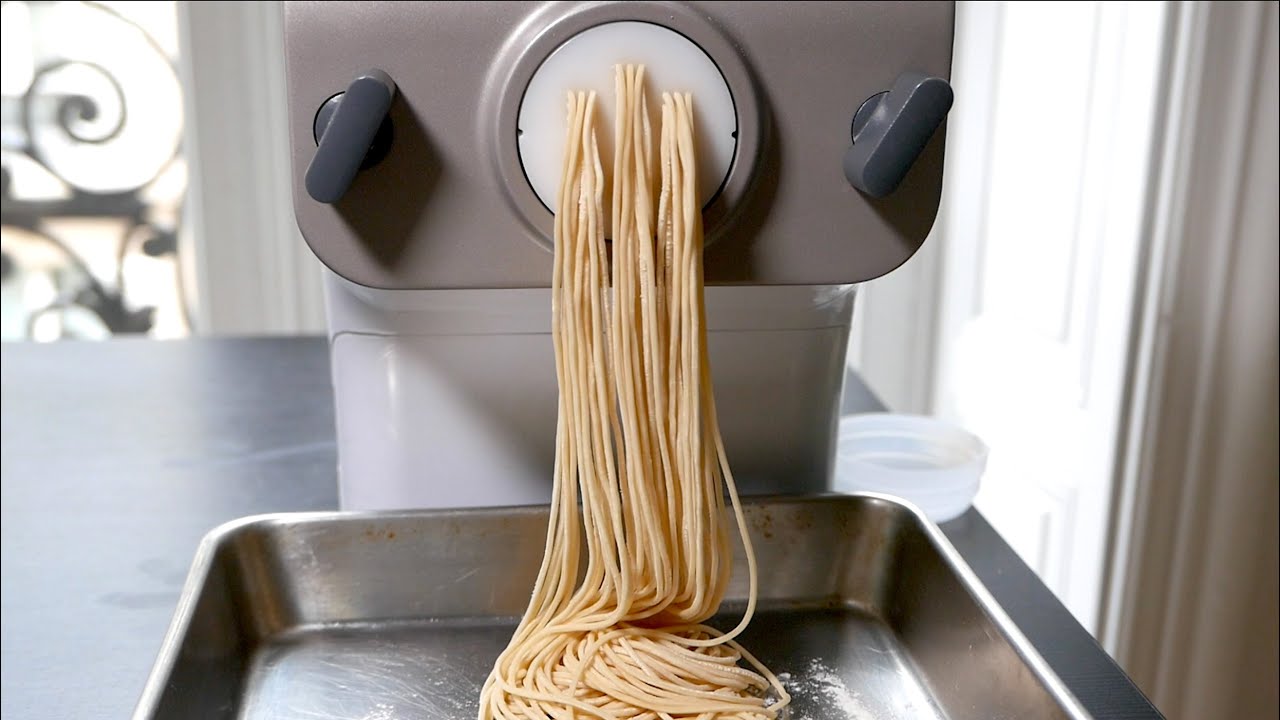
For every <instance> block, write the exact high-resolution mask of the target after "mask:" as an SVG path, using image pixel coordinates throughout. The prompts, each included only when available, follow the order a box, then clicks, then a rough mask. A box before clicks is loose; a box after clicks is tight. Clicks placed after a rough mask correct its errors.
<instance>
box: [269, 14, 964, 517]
mask: <svg viewBox="0 0 1280 720" xmlns="http://www.w3.org/2000/svg"><path fill="white" fill-rule="evenodd" d="M953 32H954V5H953V3H951V2H912V3H880V2H867V3H829V2H787V3H771V2H740V3H738V2H687V3H676V2H650V1H640V2H465V3H463V2H417V3H415V2H361V3H333V2H286V3H285V33H286V54H287V82H288V106H289V111H288V112H289V115H288V117H289V124H290V130H291V149H292V174H293V190H294V205H295V212H296V215H297V220H298V225H299V227H300V228H301V231H302V234H303V237H304V238H305V239H306V242H307V244H308V245H309V246H310V248H311V250H312V251H313V252H314V253H315V254H316V256H317V257H318V258H319V259H320V260H321V262H322V263H323V265H324V266H325V295H326V306H327V312H328V322H329V340H330V342H329V346H330V352H331V358H332V368H333V370H332V371H333V387H334V394H335V403H336V414H335V417H336V423H337V437H338V462H339V482H340V485H341V497H342V506H343V508H344V509H390V508H450V507H476V506H506V505H524V504H540V503H545V502H547V501H548V499H549V497H550V490H551V467H552V459H553V456H554V439H555V433H556V420H555V419H556V395H557V387H556V376H555V370H554V357H553V351H552V343H551V336H550V327H551V301H550V291H549V289H548V286H549V283H550V278H551V261H552V255H551V248H550V242H551V240H550V239H551V235H552V233H551V231H552V225H553V216H552V213H551V211H550V210H549V209H548V208H550V207H554V206H555V200H556V199H555V192H556V188H557V186H558V178H559V173H560V158H561V152H562V151H563V147H564V134H565V127H564V123H565V96H566V93H567V92H568V91H570V90H596V91H597V92H598V93H599V107H600V108H601V110H603V113H602V114H603V116H604V117H603V118H602V121H601V122H600V124H599V125H598V127H597V132H598V137H599V141H600V145H601V156H602V160H603V162H604V163H605V166H606V172H607V168H608V165H609V163H610V159H611V157H612V133H613V126H612V111H613V102H614V97H613V78H614V76H613V68H614V66H615V65H616V64H619V63H637V64H644V65H645V66H646V68H647V76H648V79H649V93H650V101H651V102H650V108H651V110H653V109H656V108H657V107H658V102H657V100H656V98H657V97H658V95H657V94H658V93H661V92H662V91H681V92H690V93H692V94H693V98H694V100H693V101H694V114H695V119H696V124H697V143H698V158H699V173H700V192H701V195H702V197H701V199H702V201H703V202H704V210H703V218H704V227H705V232H706V242H707V246H706V249H705V255H704V261H705V272H706V283H707V292H706V295H707V314H708V317H707V326H708V343H709V349H710V356H711V362H712V365H713V380H714V385H715V397H716V402H717V407H718V409H719V415H720V420H721V426H722V428H721V429H722V432H723V435H724V439H725V443H726V446H727V450H728V453H729V460H730V463H731V465H732V467H733V470H734V474H735V475H736V476H737V478H738V482H739V485H740V487H741V489H742V491H743V492H744V494H763V493H767V494H781V495H786V494H809V493H815V492H820V491H823V490H826V489H827V488H828V487H829V486H830V482H831V476H832V468H833V463H834V449H835V438H836V430H837V423H838V417H839V405H840V395H841V390H842V384H843V379H844V369H845V356H846V347H847V341H848V334H849V323H850V320H851V316H852V310H853V302H854V297H855V294H856V288H857V286H858V284H859V283H862V282H865V281H868V280H871V279H873V278H876V277H879V276H881V275H883V274H885V273H888V272H890V271H892V270H893V269H894V268H896V267H898V266H899V265H901V264H902V263H903V262H905V261H906V260H907V259H908V258H910V257H911V256H912V254H913V253H915V252H916V250H917V249H918V248H919V247H920V245H921V243H923V242H924V239H925V236H926V235H927V234H928V232H929V230H930V228H931V227H932V225H933V221H934V218H935V215H936V214H937V210H938V202H939V196H940V193H941V188H942V167H943V162H942V160H943V143H944V137H945V133H944V132H942V130H941V128H942V126H943V123H944V121H945V116H946V113H947V111H948V110H949V108H950V106H951V102H952V93H951V89H950V86H949V85H948V82H947V81H948V78H949V75H950V68H951V45H952V36H953ZM654 125H655V128H656V125H657V123H656V121H655V123H654ZM605 196H606V197H608V192H607V191H606V193H605ZM607 212H608V210H607V209H606V216H607Z"/></svg>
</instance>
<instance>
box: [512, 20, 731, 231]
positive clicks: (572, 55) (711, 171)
mask: <svg viewBox="0 0 1280 720" xmlns="http://www.w3.org/2000/svg"><path fill="white" fill-rule="evenodd" d="M625 64H637V65H644V66H645V78H646V82H645V84H646V89H647V93H648V101H649V113H650V117H651V124H652V128H653V146H654V152H655V153H656V152H657V147H658V142H659V138H660V135H659V132H660V125H661V119H662V93H664V92H672V93H675V92H682V93H683V92H687V93H690V94H692V96H693V119H694V129H695V132H696V140H695V142H696V144H697V154H698V190H699V196H700V199H701V201H702V204H703V206H704V207H705V206H706V204H707V203H709V202H710V201H711V199H712V198H713V197H715V194H716V192H717V191H719V189H720V187H721V186H722V185H723V184H724V180H725V178H726V177H727V176H728V175H729V168H730V166H731V165H732V164H733V154H734V151H735V149H736V147H737V144H738V140H737V132H738V120H737V116H736V114H735V112H734V105H733V95H732V94H731V93H730V92H729V85H728V84H727V83H726V82H725V80H724V76H723V75H721V74H720V69H719V68H717V67H716V64H715V62H713V61H712V60H711V58H710V57H708V56H707V54H706V52H704V51H703V50H702V48H701V47H699V46H698V45H696V44H695V43H694V42H693V41H691V40H689V39H688V38H686V37H685V36H683V35H681V34H680V33H678V32H675V31H674V30H670V29H668V28H665V27H662V26H660V25H654V24H652V23H646V22H613V23H607V24H605V25H597V26H596V27H593V28H591V29H589V30H584V31H582V32H580V33H578V34H577V35H575V36H573V37H571V38H569V39H568V40H566V41H565V42H564V43H563V44H562V45H560V47H558V48H556V50H555V51H554V52H553V53H552V54H551V55H550V56H549V57H548V58H547V59H546V61H545V62H543V63H542V65H541V66H540V67H539V68H538V69H537V71H536V72H535V73H534V75H533V77H532V78H531V79H530V80H529V86H528V87H527V88H526V89H525V93H524V98H523V99H522V100H521V102H520V114H519V120H518V128H519V137H518V138H517V141H518V143H519V147H520V162H521V163H522V164H523V165H524V172H525V176H526V177H528V179H529V184H530V185H531V186H532V187H533V191H534V192H535V193H537V195H538V199H539V200H541V201H542V204H543V205H545V206H547V208H548V209H551V210H552V212H554V208H555V207H556V205H557V202H556V193H557V192H558V191H559V188H560V164H561V161H562V160H563V157H564V141H565V125H566V100H567V97H568V93H570V92H574V91H578V90H582V91H591V90H594V91H595V92H596V103H597V105H596V115H597V121H596V141H597V143H599V146H600V160H601V163H602V165H603V166H604V168H605V173H606V175H608V174H609V168H611V167H612V165H613V132H614V114H615V113H614V107H615V103H616V97H615V94H614V67H615V66H616V65H625ZM605 203H606V208H605V211H606V215H605V217H608V214H607V213H608V207H607V205H608V196H607V195H606V197H605Z"/></svg>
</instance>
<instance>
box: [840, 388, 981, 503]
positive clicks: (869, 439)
mask: <svg viewBox="0 0 1280 720" xmlns="http://www.w3.org/2000/svg"><path fill="white" fill-rule="evenodd" d="M986 466H987V446H986V445H985V444H984V443H983V442H982V441H981V440H980V439H978V438H977V437H976V436H975V435H973V434H972V433H970V432H967V431H965V430H964V429H962V428H958V427H956V426H954V425H951V424H949V423H946V422H943V421H941V420H938V419H937V418H931V417H923V416H919V415H897V414H892V413H866V414H862V415H848V416H845V417H843V418H841V419H840V434H839V437H838V440H837V445H836V478H835V489H836V490H837V491H839V492H877V493H883V494H885V495H894V496H896V497H899V498H902V499H903V500H906V501H907V502H909V503H911V504H913V505H915V506H916V507H918V508H920V509H921V510H922V511H924V513H925V515H926V516H928V517H929V519H930V520H933V521H934V522H939V523H940V522H946V521H947V520H951V519H953V518H956V517H959V516H960V515H961V514H963V513H964V511H965V510H968V509H969V506H970V505H972V504H973V498H974V496H975V495H977V494H978V485H979V481H980V480H981V478H982V472H983V470H985V469H986Z"/></svg>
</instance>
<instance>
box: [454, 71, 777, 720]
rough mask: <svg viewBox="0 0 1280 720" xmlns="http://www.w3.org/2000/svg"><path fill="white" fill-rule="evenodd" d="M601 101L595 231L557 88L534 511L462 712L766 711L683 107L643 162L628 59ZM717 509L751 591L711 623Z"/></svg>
mask: <svg viewBox="0 0 1280 720" xmlns="http://www.w3.org/2000/svg"><path fill="white" fill-rule="evenodd" d="M615 96H616V102H617V113H616V126H615V128H614V156H613V158H612V165H613V176H612V178H613V180H612V193H611V198H610V199H611V207H612V212H611V217H610V218H609V223H608V227H607V228H606V226H605V223H604V211H603V200H604V187H605V182H604V172H603V168H602V166H601V162H600V153H599V147H598V145H597V142H596V135H595V129H594V125H595V119H596V111H595V106H596V97H595V95H594V94H593V93H572V94H571V95H570V96H569V98H568V103H567V115H568V123H567V130H566V143H565V152H564V156H563V160H562V162H563V165H562V177H561V185H560V195H559V198H558V202H557V212H556V218H555V235H554V240H555V250H554V261H553V270H552V280H551V294H552V342H553V345H554V348H555V356H556V380H557V382H558V383H559V386H560V399H559V402H558V405H557V418H556V457H555V465H554V468H553V482H554V487H553V490H552V500H551V507H550V522H549V523H548V527H547V535H546V548H545V550H544V555H543V564H542V567H541V568H540V569H539V572H538V577H537V580H536V582H535V584H534V588H533V593H532V596H531V598H530V601H529V606H528V609H527V610H526V612H525V614H524V616H523V617H522V618H521V620H520V623H519V625H518V626H517V628H516V630H515V633H514V634H513V635H512V638H511V641H510V643H509V644H508V646H507V648H506V649H505V650H504V651H503V652H502V654H501V655H500V656H499V657H498V659H497V661H496V662H495V663H494V666H493V670H492V672H491V673H490V675H489V678H488V679H487V680H486V682H485V684H484V687H483V689H482V691H481V694H480V706H479V711H478V717H479V719H480V720H536V719H538V718H547V719H548V720H550V719H552V718H554V719H556V720H560V719H574V718H601V719H602V720H658V719H659V718H669V719H672V720H674V719H676V718H689V719H692V718H697V719H698V720H764V719H766V718H776V717H777V715H778V711H779V710H781V709H782V708H783V707H784V706H785V705H786V704H787V703H788V702H789V701H790V697H789V696H788V695H787V693H786V690H785V689H784V688H783V687H782V685H781V683H780V682H779V681H778V679H777V677H775V676H774V674H773V673H772V672H770V671H769V669H768V668H766V667H765V666H764V665H762V664H761V663H760V662H759V661H758V660H756V658H755V657H754V656H752V655H751V654H750V653H749V652H747V651H746V650H745V649H744V648H743V647H742V646H741V645H740V644H738V642H737V640H736V639H735V638H737V637H738V636H739V635H740V634H741V633H742V631H743V630H744V629H745V628H746V627H747V624H748V623H749V622H750V621H751V617H752V615H753V614H754V612H755V607H756V596H757V591H756V582H757V579H756V563H755V554H754V552H753V550H752V547H751V540H750V537H749V536H748V534H747V531H746V522H745V519H744V517H743V513H742V506H741V503H740V501H739V498H738V492H737V487H736V485H735V483H734V479H733V474H732V472H731V471H730V469H729V463H728V459H727V457H726V454H725V451H724V443H723V441H722V439H721V436H720V429H719V424H718V421H717V418H716V410H715V400H714V391H713V388H712V384H711V370H710V363H709V360H708V354H707V342H706V340H707V338H706V307H705V301H704V297H703V279H702V242H703V238H702V219H701V207H700V205H699V204H698V202H697V199H698V197H697V167H696V160H695V158H696V148H695V145H694V141H695V134H694V123H693V117H694V116H693V112H694V111H693V99H692V98H691V97H690V96H689V95H687V94H684V95H681V94H664V95H663V96H662V107H661V124H660V126H659V138H658V140H657V143H656V145H657V153H656V155H655V152H654V150H655V142H654V138H653V132H652V128H651V125H650V120H649V111H648V105H647V100H646V95H645V72H644V68H643V67H642V66H620V67H618V68H616V73H615ZM606 229H607V230H608V232H609V237H610V239H611V245H612V246H611V248H610V246H609V244H607V243H606V240H605V235H606ZM610 249H611V250H612V258H611V260H610ZM726 494H727V495H728V497H729V501H730V505H731V507H729V506H726V504H725V495H726ZM730 517H732V521H733V523H735V524H736V526H737V531H738V534H739V535H740V537H741V540H742V543H743V546H744V550H745V555H746V560H747V575H748V580H749V584H750V592H749V594H748V599H747V607H746V611H745V613H744V614H743V617H742V618H741V620H740V621H739V623H738V624H737V625H736V626H735V627H734V628H733V629H732V630H730V631H729V632H727V633H726V632H721V631H719V630H717V629H715V628H712V627H710V626H709V625H707V624H706V621H707V620H708V619H710V618H711V617H712V616H713V615H714V614H715V613H716V612H717V611H718V610H719V608H720V603H721V601H722V600H723V599H724V594H725V591H726V588H727V587H728V583H729V578H730V575H731V570H732V568H731V561H732V547H731V543H730V538H729V525H730V519H729V518H730ZM744 664H745V665H744Z"/></svg>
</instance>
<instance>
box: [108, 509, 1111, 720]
mask: <svg viewBox="0 0 1280 720" xmlns="http://www.w3.org/2000/svg"><path fill="white" fill-rule="evenodd" d="M858 498H865V499H872V500H876V501H878V502H883V503H888V504H890V505H895V506H898V507H899V508H901V509H902V511H903V512H906V513H908V514H909V515H911V516H913V517H914V519H915V520H916V521H917V522H918V523H919V526H920V530H921V531H922V532H923V533H924V534H925V536H926V537H927V538H928V539H929V541H930V543H932V544H933V546H934V547H935V549H936V550H937V551H938V552H939V553H940V554H941V555H942V556H943V557H944V559H946V561H947V562H948V563H949V564H950V566H951V567H952V568H953V569H954V570H955V572H956V576H957V578H958V579H959V581H960V583H961V584H962V585H963V586H964V588H965V590H966V591H968V592H969V593H970V594H971V595H972V596H973V598H974V600H975V602H976V603H977V605H978V606H979V608H980V609H981V610H982V612H984V613H986V614H987V615H988V616H989V617H990V619H991V621H992V623H993V624H994V625H995V626H996V628H997V629H998V630H999V631H1000V633H1002V634H1003V635H1004V636H1005V639H1006V640H1007V641H1008V642H1009V644H1010V646H1011V647H1013V649H1014V651H1015V652H1016V653H1017V654H1018V656H1019V657H1021V658H1022V660H1023V661H1024V662H1025V663H1026V664H1027V666H1028V667H1029V668H1030V670H1031V671H1032V673H1033V674H1034V675H1035V676H1036V678H1037V679H1038V680H1039V681H1040V682H1041V683H1043V684H1044V686H1045V688H1046V689H1047V690H1048V692H1049V693H1050V694H1051V695H1052V696H1053V697H1054V699H1055V700H1056V701H1057V702H1058V703H1059V704H1060V705H1061V706H1062V707H1063V709H1065V710H1066V711H1067V712H1068V713H1070V715H1071V716H1072V717H1073V718H1078V719H1080V720H1087V719H1088V718H1091V717H1093V716H1092V715H1091V714H1090V713H1089V712H1088V711H1086V710H1085V709H1084V706H1083V705H1082V704H1081V703H1080V701H1079V700H1077V699H1076V697H1075V695H1073V694H1072V693H1071V691H1070V690H1069V689H1068V688H1067V686H1066V684H1065V683H1063V681H1062V679H1061V678H1059V677H1058V675H1057V673H1055V672H1054V671H1053V669H1052V668H1050V667H1049V664H1048V662H1047V661H1045V659H1044V658H1043V656H1041V655H1040V653H1039V651H1037V650H1036V649H1035V647H1034V646H1033V645H1032V644H1031V641H1030V640H1028V639H1027V637H1026V636H1025V635H1024V634H1023V633H1022V631H1021V630H1019V629H1018V626H1017V625H1015V624H1014V622H1013V619H1012V618H1010V617H1009V615H1008V614H1007V613H1006V612H1005V611H1004V609H1003V608H1002V607H1000V604H999V603H998V602H996V599H995V597H994V596H993V595H991V593H990V591H988V590H987V588H986V586H985V585H984V584H983V583H982V581H981V580H980V579H979V578H978V576H977V574H976V573H974V571H973V569H972V568H970V567H969V564H968V563H967V562H965V560H964V558H963V557H962V556H961V555H960V553H959V551H957V550H956V549H955V546H953V545H952V544H951V541H950V540H948V539H947V536H946V535H944V534H943V532H942V530H941V529H940V528H939V527H938V525H937V524H936V523H934V522H933V521H932V520H929V519H928V517H926V516H925V514H924V512H923V511H921V510H920V509H919V508H918V507H916V506H915V505H914V504H913V503H911V502H908V501H906V500H904V499H902V498H899V497H896V496H893V495H886V494H883V493H873V492H856V493H820V494H813V495H805V496H761V497H751V498H744V499H743V505H744V507H745V506H750V505H754V504H765V503H770V502H773V503H805V502H832V501H833V500H836V501H838V500H841V499H848V500H850V501H852V500H855V499H858ZM547 507H548V506H546V505H518V506H500V507H484V508H448V509H422V510H374V511H368V510H364V511H352V510H319V511H306V512H276V513H259V514H254V515H247V516H244V517H241V518H236V519H234V520H229V521H227V522H225V523H222V524H221V525H218V526H216V527H214V528H213V529H211V530H210V531H209V532H208V533H206V534H205V536H204V537H203V538H202V539H201V540H200V543H199V545H198V546H197V548H196V552H195V556H194V558H193V560H192V564H191V569H190V570H189V572H188V573H187V578H186V580H185V581H184V582H183V586H182V593H181V595H180V596H179V598H178V603H177V606H176V608H175V609H174V613H173V619H172V620H171V621H170V624H169V628H168V630H167V631H166V632H165V635H164V639H163V641H162V642H161V645H160V650H159V651H158V653H157V657H156V661H155V664H154V665H153V667H152V670H151V673H150V674H149V675H148V677H147V681H146V684H145V685H144V686H143V690H142V694H141V697H140V698H139V701H138V704H137V706H136V708H135V710H134V713H133V716H132V720H149V719H150V718H151V716H152V715H153V713H154V710H155V708H156V707H157V706H158V703H159V701H160V698H161V694H162V693H163V691H164V688H165V683H166V681H167V678H168V677H169V676H170V675H171V673H172V671H173V668H174V666H175V665H176V663H177V660H178V653H179V650H180V647H181V643H182V639H183V637H184V636H185V635H186V634H187V632H188V630H189V628H190V625H191V622H192V619H193V617H194V611H195V607H196V602H197V600H198V598H199V593H200V590H201V588H202V587H203V586H204V584H205V580H206V578H207V577H208V575H209V572H210V570H211V569H212V566H213V559H214V557H215V556H216V554H217V551H218V548H219V547H221V546H222V545H223V543H224V542H226V541H227V539H229V538H231V537H233V536H235V535H236V534H237V533H238V532H241V531H243V530H245V529H246V528H252V527H261V526H271V525H277V524H298V523H314V522H330V521H335V520H341V521H344V522H359V521H362V520H363V521H385V520H387V519H390V518H431V517H458V516H466V517H478V516H483V515H502V516H511V515H513V514H541V513H544V512H546V510H547Z"/></svg>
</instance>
